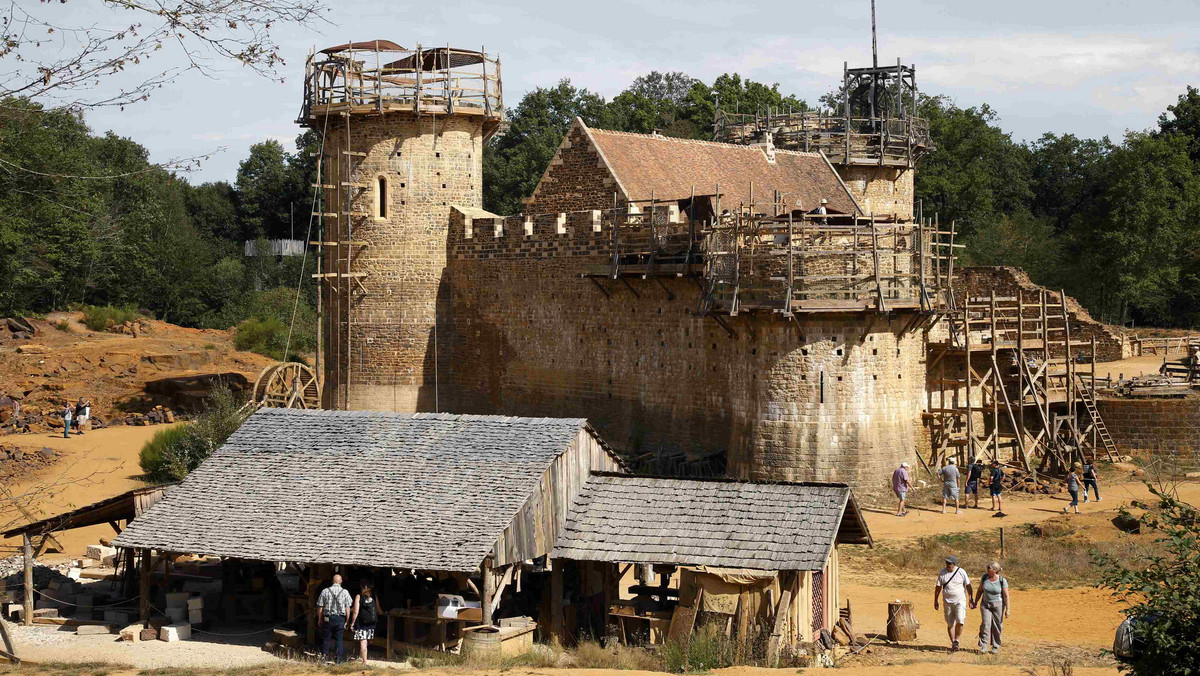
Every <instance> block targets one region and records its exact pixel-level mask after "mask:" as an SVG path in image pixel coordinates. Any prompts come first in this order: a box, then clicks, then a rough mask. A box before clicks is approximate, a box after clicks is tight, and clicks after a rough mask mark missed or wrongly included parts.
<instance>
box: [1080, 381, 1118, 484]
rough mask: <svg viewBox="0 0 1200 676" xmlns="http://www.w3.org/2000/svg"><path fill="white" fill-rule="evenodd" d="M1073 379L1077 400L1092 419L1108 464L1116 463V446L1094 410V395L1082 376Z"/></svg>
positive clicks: (1097, 410)
mask: <svg viewBox="0 0 1200 676" xmlns="http://www.w3.org/2000/svg"><path fill="white" fill-rule="evenodd" d="M1075 378H1076V379H1077V380H1078V381H1079V398H1080V399H1082V400H1083V407H1084V408H1085V409H1086V410H1087V414H1088V417H1089V418H1091V419H1092V425H1093V426H1095V428H1096V433H1097V434H1098V435H1099V436H1100V441H1101V442H1102V443H1103V444H1104V452H1105V453H1108V460H1109V462H1116V461H1117V445H1116V443H1114V442H1113V439H1112V435H1111V434H1109V433H1108V426H1107V425H1105V424H1104V419H1103V418H1101V417H1100V410H1099V409H1097V408H1096V397H1095V394H1094V393H1093V392H1092V389H1091V388H1090V387H1088V385H1087V383H1086V382H1084V380H1083V376H1081V375H1079V374H1078V373H1076V374H1075Z"/></svg>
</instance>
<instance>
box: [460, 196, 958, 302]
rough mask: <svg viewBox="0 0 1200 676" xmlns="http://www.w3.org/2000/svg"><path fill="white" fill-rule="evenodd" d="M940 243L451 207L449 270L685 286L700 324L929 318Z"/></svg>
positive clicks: (796, 227)
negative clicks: (876, 314) (745, 318)
mask: <svg viewBox="0 0 1200 676" xmlns="http://www.w3.org/2000/svg"><path fill="white" fill-rule="evenodd" d="M775 211H776V212H778V209H776V210H775ZM951 235H952V231H940V230H938V229H937V227H936V226H932V225H929V224H926V223H895V222H881V221H879V220H878V219H876V218H873V217H867V218H863V217H860V216H853V215H844V214H806V213H798V212H789V213H786V214H777V215H773V216H768V215H765V214H754V213H751V211H749V210H744V211H743V213H735V214H730V213H728V212H722V214H721V216H719V217H716V216H714V215H713V213H712V212H708V213H707V214H704V215H702V214H701V213H691V214H689V210H688V209H686V208H684V209H680V206H679V204H678V203H674V202H671V203H657V202H656V203H652V204H637V203H618V204H617V205H616V206H615V207H614V208H612V209H591V210H583V211H573V212H559V213H549V214H534V215H526V214H518V215H515V216H508V217H501V216H497V215H495V214H489V213H487V212H483V211H482V210H478V209H470V208H462V207H452V209H451V219H450V232H449V259H450V260H459V261H491V260H495V261H520V262H532V261H539V260H545V259H566V260H573V261H575V262H574V263H573V264H570V265H568V268H567V269H566V270H562V272H561V274H563V276H564V277H567V276H577V277H583V278H591V279H595V280H600V279H611V280H616V279H621V278H641V279H649V278H651V277H654V278H691V279H694V280H695V281H696V282H697V284H698V286H699V288H700V290H701V292H702V293H701V295H702V303H701V306H700V311H701V312H702V313H708V312H714V313H718V314H729V315H737V314H739V313H741V312H754V311H765V312H778V313H782V314H783V315H784V316H790V315H792V314H793V313H797V312H863V311H883V312H886V311H890V310H898V309H905V310H921V311H933V310H936V309H939V308H943V307H945V306H946V305H947V303H948V300H949V288H950V281H951V270H952V269H953V266H952V259H953V251H954V245H951V244H950V242H949V237H950V236H951ZM943 240H946V241H943Z"/></svg>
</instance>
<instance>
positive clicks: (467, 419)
mask: <svg viewBox="0 0 1200 676" xmlns="http://www.w3.org/2000/svg"><path fill="white" fill-rule="evenodd" d="M585 425H586V421H585V420H583V419H582V418H509V417H503V416H471V415H448V414H431V413H418V414H398V413H380V412H371V411H311V410H310V411H302V410H292V409H262V410H260V411H258V412H257V413H255V414H254V415H253V416H251V417H250V419H249V420H248V421H246V424H244V425H243V426H242V427H241V429H239V430H238V431H237V432H235V433H234V434H233V436H231V437H230V438H229V440H228V441H227V442H226V443H225V445H223V446H222V447H221V448H220V449H218V450H217V451H216V453H214V454H213V455H212V457H210V458H209V459H208V460H206V461H205V462H204V463H202V464H201V465H200V466H199V467H198V468H196V470H195V471H193V472H192V473H191V474H190V475H188V477H187V479H185V480H184V481H183V483H182V484H180V485H179V486H178V487H177V488H175V489H174V490H173V491H171V492H170V493H169V494H168V495H167V497H166V498H164V499H163V500H162V502H160V503H159V504H157V505H155V506H154V507H153V508H152V509H150V510H149V511H148V512H146V513H145V514H143V515H142V516H141V517H139V518H138V519H136V520H134V521H133V522H132V523H130V524H129V526H128V528H126V529H125V531H124V532H122V533H121V535H120V536H118V537H117V539H116V542H115V544H116V545H117V546H119V547H150V548H154V549H158V550H163V551H169V552H181V553H184V552H186V553H194V554H207V555H216V556H229V557H239V558H248V559H258V560H266V561H295V562H311V563H339V564H348V565H370V566H379V567H395V568H416V569H425V570H446V571H473V570H478V568H479V565H480V563H481V562H482V561H483V558H484V556H486V555H487V554H488V552H490V551H491V549H492V546H493V545H494V544H495V542H496V539H497V538H498V537H499V536H500V534H501V533H502V532H503V530H504V529H505V528H506V527H507V526H508V525H509V523H510V522H511V521H512V519H513V517H514V515H515V514H516V513H517V511H518V509H519V508H520V507H521V505H523V504H524V502H525V500H526V498H528V496H529V495H530V494H531V493H532V492H533V490H534V488H535V486H536V485H537V484H538V482H539V481H540V480H541V477H542V475H543V473H544V472H545V470H546V469H547V468H548V467H549V466H550V463H551V461H552V460H553V459H554V458H555V457H557V456H558V455H559V454H561V453H563V452H564V451H566V450H567V448H568V447H569V445H570V444H571V442H572V441H573V440H575V439H576V438H577V436H578V434H579V430H580V429H581V428H583V427H584V426H585Z"/></svg>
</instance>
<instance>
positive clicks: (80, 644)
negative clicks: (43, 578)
mask: <svg viewBox="0 0 1200 676" xmlns="http://www.w3.org/2000/svg"><path fill="white" fill-rule="evenodd" d="M10 626H11V625H10ZM13 633H14V638H15V640H16V642H17V645H18V646H19V650H20V655H21V657H22V659H24V660H28V661H31V662H58V661H68V662H74V661H88V662H108V663H111V664H120V665H127V666H130V667H135V668H138V669H159V668H163V667H209V668H220V669H232V668H237V667H248V666H254V665H259V664H268V665H269V664H279V665H283V664H286V662H285V661H284V660H281V659H279V658H277V657H275V656H274V655H271V654H269V653H265V652H263V650H262V644H263V642H265V641H266V640H268V639H269V637H270V633H259V634H257V635H254V636H249V637H236V638H221V637H215V636H205V637H200V636H199V635H196V638H195V640H190V641H180V642H178V643H166V642H164V641H146V642H144V643H143V642H139V643H124V642H121V641H118V640H117V638H118V637H117V635H116V634H109V635H93V636H77V635H75V633H74V631H73V630H60V629H59V628H57V627H41V626H37V627H24V626H19V627H15V629H14V632H13Z"/></svg>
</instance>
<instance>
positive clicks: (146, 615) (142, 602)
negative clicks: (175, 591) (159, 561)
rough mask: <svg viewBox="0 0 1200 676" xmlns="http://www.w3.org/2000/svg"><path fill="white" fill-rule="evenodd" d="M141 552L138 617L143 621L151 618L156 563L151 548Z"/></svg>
mask: <svg viewBox="0 0 1200 676" xmlns="http://www.w3.org/2000/svg"><path fill="white" fill-rule="evenodd" d="M140 553H141V559H142V560H141V567H140V570H139V572H138V618H140V619H141V621H142V622H146V621H148V620H149V619H150V578H151V577H152V575H153V571H154V565H153V561H152V559H151V556H150V550H149V549H142V550H140ZM164 582H165V579H164Z"/></svg>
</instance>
